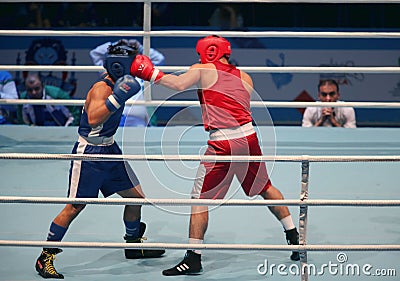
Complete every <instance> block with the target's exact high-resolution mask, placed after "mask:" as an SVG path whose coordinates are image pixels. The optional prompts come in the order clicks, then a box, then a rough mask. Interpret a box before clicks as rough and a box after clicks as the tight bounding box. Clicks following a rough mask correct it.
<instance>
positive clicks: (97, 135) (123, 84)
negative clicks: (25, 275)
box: [35, 41, 165, 279]
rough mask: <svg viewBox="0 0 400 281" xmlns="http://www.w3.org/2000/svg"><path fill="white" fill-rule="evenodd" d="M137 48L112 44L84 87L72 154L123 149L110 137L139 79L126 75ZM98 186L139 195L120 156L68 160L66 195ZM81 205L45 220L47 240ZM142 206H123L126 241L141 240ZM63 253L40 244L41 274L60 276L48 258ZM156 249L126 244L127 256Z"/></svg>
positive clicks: (57, 236) (151, 254) (56, 236)
mask: <svg viewBox="0 0 400 281" xmlns="http://www.w3.org/2000/svg"><path fill="white" fill-rule="evenodd" d="M137 51H138V50H137V49H134V48H132V47H130V46H127V45H126V44H124V42H122V41H120V42H118V43H116V44H114V45H111V46H110V47H109V49H108V54H107V58H106V61H105V63H104V67H105V69H106V70H107V73H106V74H105V75H104V77H103V78H102V79H101V80H100V81H98V82H96V83H95V84H94V85H93V86H92V88H91V89H90V90H89V92H88V94H87V98H86V102H85V106H84V109H83V113H82V117H81V120H80V125H79V129H78V133H79V137H78V141H77V142H76V143H75V146H74V148H73V150H72V153H73V154H105V155H106V154H122V151H121V149H120V148H119V146H118V144H117V143H116V142H115V141H114V138H113V136H114V134H115V133H116V131H117V129H118V125H119V123H120V119H121V116H122V112H123V110H124V106H125V102H126V101H127V100H128V99H129V98H130V97H132V96H134V95H135V94H136V93H138V92H139V91H140V84H139V83H138V82H137V81H136V80H135V78H134V77H132V76H130V75H129V73H130V66H131V64H132V61H133V59H134V58H135V56H136V54H137ZM99 191H101V193H102V194H103V195H104V197H108V196H110V195H112V194H114V193H117V194H118V195H120V196H121V197H125V198H144V195H143V192H142V190H141V186H140V183H139V180H138V178H137V176H136V175H135V172H134V171H133V170H132V168H131V167H130V165H129V163H127V162H123V161H81V160H74V161H72V162H71V168H70V172H69V188H68V197H69V198H96V197H98V194H99ZM85 206H86V205H85V204H66V205H65V207H64V209H63V210H62V211H61V212H60V213H59V214H58V215H57V216H56V217H55V218H54V220H53V221H52V223H51V225H50V229H49V232H48V236H47V241H61V240H62V239H63V237H64V235H65V233H66V232H67V230H68V227H69V226H70V224H71V223H72V221H73V220H74V219H75V218H76V217H77V216H78V215H79V213H80V212H81V211H82V210H83V209H84V208H85ZM140 219H141V206H140V205H127V206H125V209H124V214H123V221H124V224H125V229H126V233H125V236H124V239H125V240H126V242H127V243H141V242H142V240H143V239H142V236H143V234H144V232H145V228H146V225H145V224H144V223H143V222H141V221H140ZM60 252H62V250H61V249H59V248H43V250H42V252H41V254H40V256H39V258H38V259H37V261H36V264H35V268H36V271H37V272H38V273H39V275H40V276H42V277H43V278H57V279H63V278H64V276H63V275H62V274H60V273H58V272H57V271H56V269H55V268H54V264H53V261H54V259H55V255H56V254H58V253H60ZM164 252H165V251H164V250H162V249H160V250H158V249H150V250H141V249H125V257H126V258H127V259H137V258H156V257H160V256H162V255H163V254H164Z"/></svg>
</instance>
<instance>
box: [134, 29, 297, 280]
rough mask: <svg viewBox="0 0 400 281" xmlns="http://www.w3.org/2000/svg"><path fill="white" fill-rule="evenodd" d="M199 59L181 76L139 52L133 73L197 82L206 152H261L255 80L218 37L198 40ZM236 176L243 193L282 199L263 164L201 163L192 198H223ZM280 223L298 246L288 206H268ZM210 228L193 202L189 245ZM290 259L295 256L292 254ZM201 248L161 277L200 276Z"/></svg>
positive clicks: (171, 83) (165, 82) (167, 81)
mask: <svg viewBox="0 0 400 281" xmlns="http://www.w3.org/2000/svg"><path fill="white" fill-rule="evenodd" d="M196 51H197V53H198V54H199V55H200V63H198V64H194V65H192V66H191V67H190V68H189V70H188V71H187V72H186V73H183V74H181V75H179V76H178V75H174V74H170V75H165V74H164V73H163V72H162V71H160V70H159V69H157V68H155V67H154V66H153V64H152V63H151V61H150V59H149V58H148V57H146V56H142V55H137V56H136V58H135V60H134V61H133V63H132V66H131V74H132V75H133V76H137V77H140V78H142V79H144V80H147V81H151V82H155V83H158V84H159V85H162V86H165V87H168V88H170V89H174V90H179V91H183V90H185V89H188V88H189V87H191V86H193V85H197V86H198V88H199V89H200V90H198V96H199V101H200V103H201V106H202V107H201V108H202V118H203V123H204V128H205V130H206V131H208V132H209V134H210V139H209V141H208V147H207V150H206V152H205V155H250V156H255V155H257V156H259V155H262V152H261V148H260V145H259V142H258V138H257V134H256V132H255V130H254V128H253V125H252V116H251V112H250V95H251V93H252V91H253V81H252V79H251V77H250V76H249V75H248V74H247V73H245V72H244V71H241V70H239V69H238V68H236V67H235V66H234V65H232V64H230V63H229V57H230V55H231V45H230V43H229V41H228V40H226V39H225V38H223V37H220V36H215V35H211V36H207V37H205V38H202V39H200V40H199V41H198V42H197V46H196ZM234 176H236V177H237V179H238V180H239V182H240V184H241V186H242V189H243V191H244V192H245V193H246V195H247V196H255V195H260V196H262V197H263V198H264V199H268V200H272V199H274V200H281V199H284V198H283V195H282V193H281V192H280V191H279V190H278V189H277V188H275V187H274V186H273V185H272V184H271V181H270V179H269V177H268V173H267V169H266V165H265V162H246V163H244V162H214V163H213V162H201V163H200V166H199V168H198V171H197V176H196V180H195V182H194V186H193V190H192V198H200V199H222V198H224V196H225V195H226V193H227V191H228V188H229V186H230V184H231V182H232V180H233V178H234ZM269 209H270V211H271V212H272V213H273V214H274V215H275V217H276V218H277V219H278V220H279V221H280V222H281V224H282V226H283V228H284V231H285V233H286V240H287V242H288V244H289V245H298V244H299V235H298V232H297V229H296V227H295V225H294V224H293V220H292V217H291V215H290V212H289V209H288V208H287V207H286V206H270V207H269ZM207 226H208V207H207V206H192V209H191V217H190V227H189V243H190V244H201V243H203V240H204V235H205V232H206V230H207ZM290 258H291V259H292V260H295V261H297V260H299V259H300V258H299V253H298V252H293V253H292V254H291V256H290ZM202 271H203V268H202V265H201V251H199V250H188V251H187V252H186V255H185V257H184V259H183V260H182V261H181V262H180V263H178V264H177V265H176V266H174V267H172V268H170V269H166V270H164V271H163V275H166V276H173V275H189V274H193V275H195V274H200V273H201V272H202Z"/></svg>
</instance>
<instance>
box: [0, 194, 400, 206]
mask: <svg viewBox="0 0 400 281" xmlns="http://www.w3.org/2000/svg"><path fill="white" fill-rule="evenodd" d="M0 203H23V204H93V205H164V206H220V205H224V206H324V207H328V206H329V207H332V206H342V207H399V206H400V200H338V199H334V200H325V199H323V200H322V199H310V200H299V199H296V200H293V199H285V200H245V199H230V200H224V199H215V200H213V199H150V198H64V197H21V196H0Z"/></svg>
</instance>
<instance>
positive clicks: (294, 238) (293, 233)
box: [285, 228, 300, 261]
mask: <svg viewBox="0 0 400 281" xmlns="http://www.w3.org/2000/svg"><path fill="white" fill-rule="evenodd" d="M285 233H286V242H287V243H288V245H299V233H298V232H297V229H296V228H293V229H290V230H285ZM290 259H291V260H292V261H299V260H300V254H299V252H298V251H293V252H292V254H291V255H290Z"/></svg>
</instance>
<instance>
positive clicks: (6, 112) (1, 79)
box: [0, 71, 18, 124]
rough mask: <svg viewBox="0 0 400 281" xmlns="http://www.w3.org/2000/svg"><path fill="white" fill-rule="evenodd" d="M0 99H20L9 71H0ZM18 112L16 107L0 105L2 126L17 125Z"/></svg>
mask: <svg viewBox="0 0 400 281" xmlns="http://www.w3.org/2000/svg"><path fill="white" fill-rule="evenodd" d="M0 99H18V91H17V87H16V86H15V82H14V80H13V78H12V76H11V73H10V72H8V71H0ZM16 112H17V107H16V106H15V105H0V124H15V123H17V119H16V117H17V114H16Z"/></svg>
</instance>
